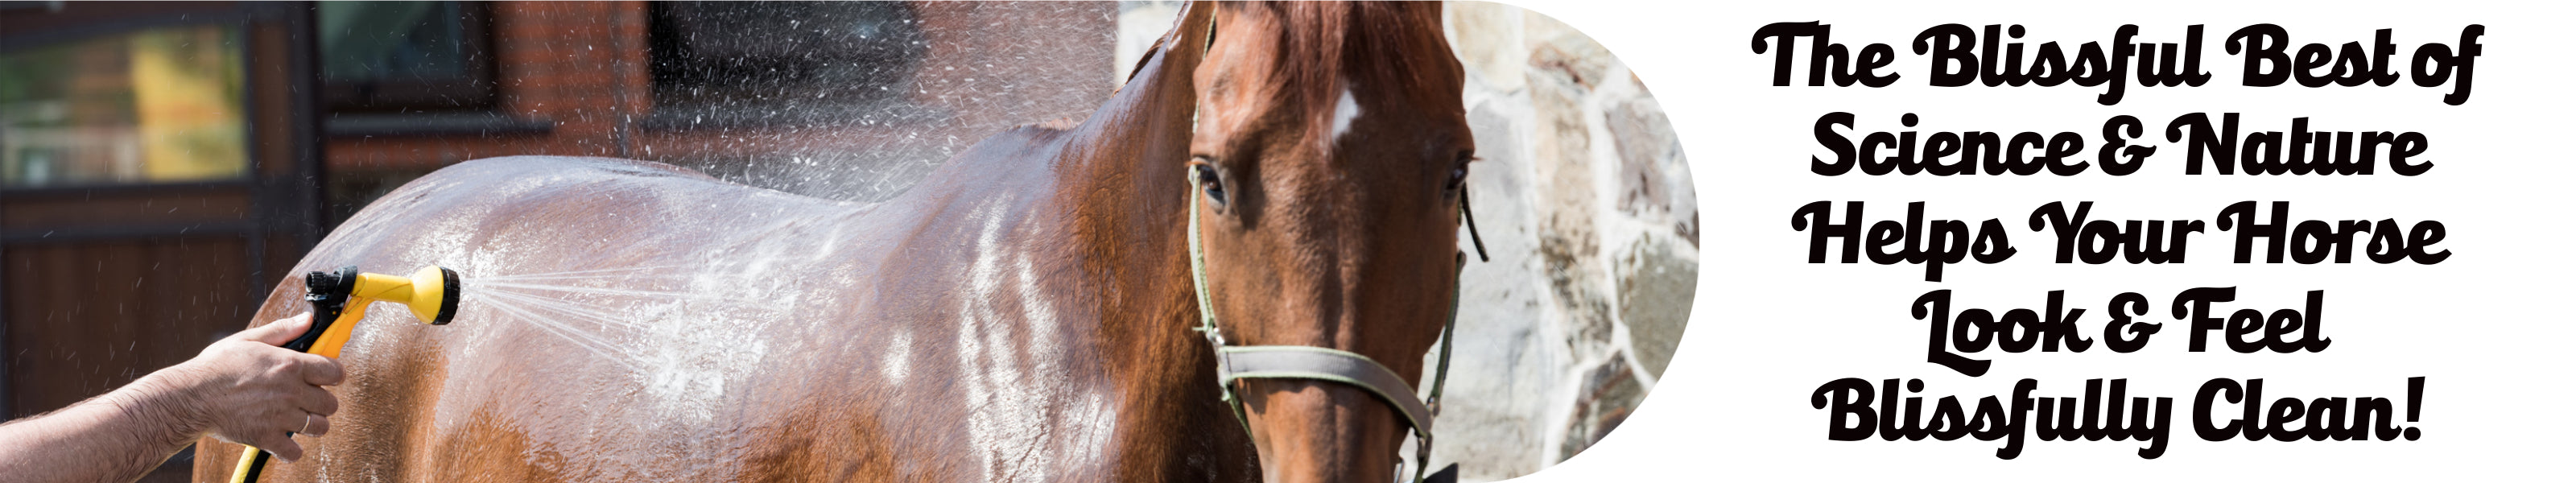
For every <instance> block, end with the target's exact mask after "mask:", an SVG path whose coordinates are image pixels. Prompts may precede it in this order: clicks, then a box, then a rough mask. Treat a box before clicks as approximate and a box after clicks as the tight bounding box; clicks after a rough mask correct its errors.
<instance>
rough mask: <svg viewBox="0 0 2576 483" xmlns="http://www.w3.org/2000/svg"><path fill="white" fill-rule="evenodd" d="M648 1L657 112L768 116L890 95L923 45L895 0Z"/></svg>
mask: <svg viewBox="0 0 2576 483" xmlns="http://www.w3.org/2000/svg"><path fill="white" fill-rule="evenodd" d="M652 8H653V10H652V18H653V24H652V33H651V35H652V52H651V58H652V63H653V69H652V75H653V99H654V102H655V104H656V105H657V111H658V112H657V115H664V116H669V115H674V114H678V113H683V112H685V113H692V115H694V114H697V113H705V114H709V115H733V116H738V115H758V116H771V115H776V114H777V113H797V112H815V111H816V110H815V109H802V108H805V107H822V106H853V105H868V104H876V103H882V102H885V101H888V100H891V99H899V98H900V97H901V94H903V93H904V90H905V89H906V87H907V85H908V84H907V83H908V82H909V81H910V80H911V77H912V70H913V69H914V68H915V66H916V65H917V64H919V63H920V62H919V61H920V59H921V57H922V55H923V52H924V51H925V50H927V49H926V46H927V43H926V42H925V41H924V40H923V38H922V34H921V25H920V21H919V20H917V19H915V17H914V16H913V12H912V8H911V7H910V6H908V5H905V4H902V3H896V2H811V3H809V2H657V3H654V4H653V5H652ZM719 107H721V108H719ZM791 115H792V114H791Z"/></svg>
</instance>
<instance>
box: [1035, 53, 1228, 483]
mask: <svg viewBox="0 0 2576 483" xmlns="http://www.w3.org/2000/svg"><path fill="white" fill-rule="evenodd" d="M1212 10H1213V7H1212V6H1209V5H1206V4H1203V3H1194V4H1192V5H1190V6H1188V7H1186V11H1185V12H1184V13H1183V14H1182V20H1181V22H1180V23H1179V26H1177V27H1176V28H1175V30H1174V31H1173V33H1172V34H1168V35H1167V36H1166V39H1165V41H1164V43H1163V44H1162V45H1161V47H1160V48H1158V49H1156V50H1155V51H1154V52H1152V53H1150V54H1149V55H1150V57H1149V58H1148V59H1146V60H1145V61H1144V64H1143V65H1141V66H1140V67H1138V68H1137V70H1136V73H1135V75H1134V76H1133V77H1132V78H1130V79H1129V80H1128V82H1127V84H1126V85H1125V86H1123V87H1121V88H1120V89H1119V91H1118V93H1117V94H1116V95H1115V96H1112V98H1111V99H1110V100H1109V102H1108V103H1106V104H1104V105H1102V106H1101V107H1100V109H1099V110H1096V111H1093V113H1092V115H1091V116H1090V117H1089V118H1087V119H1086V120H1084V122H1083V123H1082V124H1080V125H1078V126H1076V127H1074V128H1072V129H1070V130H1068V131H1067V132H1066V133H1064V134H1065V138H1064V139H1065V140H1064V143H1063V144H1061V145H1060V150H1059V151H1058V152H1057V157H1056V159H1055V164H1054V167H1055V169H1053V170H1052V172H1053V173H1054V176H1055V183H1054V185H1055V186H1054V191H1055V193H1057V195H1056V198H1055V200H1056V202H1054V203H1048V204H1047V205H1048V206H1050V207H1052V208H1050V209H1049V210H1048V211H1051V212H1050V213H1046V216H1050V217H1052V218H1054V220H1057V221H1056V222H1059V223H1064V224H1066V226H1064V228H1065V229H1064V230H1063V231H1060V232H1059V233H1068V234H1070V235H1071V237H1072V238H1073V240H1071V241H1072V242H1073V248H1072V249H1073V250H1075V251H1077V253H1075V254H1074V255H1075V258H1076V259H1079V260H1081V262H1080V263H1081V265H1082V266H1081V272H1082V273H1083V274H1085V275H1084V276H1085V278H1088V279H1089V281H1088V282H1087V283H1095V284H1100V285H1103V286H1101V287H1094V288H1095V289H1096V290H1094V291H1092V293H1094V294H1096V295H1097V296H1098V297H1099V299H1097V302H1098V303H1099V305H1100V307H1099V309H1100V314H1101V317H1100V322H1099V323H1100V326H1099V327H1098V329H1099V332H1098V334H1099V336H1100V337H1101V341H1102V343H1103V345H1104V346H1105V347H1108V348H1110V350H1111V351H1112V352H1113V353H1112V354H1107V356H1108V357H1106V358H1105V359H1106V361H1105V362H1106V363H1107V365H1108V369H1109V370H1110V372H1111V375H1110V377H1111V378H1112V379H1115V380H1117V381H1118V383H1119V384H1121V385H1123V386H1125V388H1126V390H1125V391H1124V392H1126V393H1127V395H1128V396H1129V397H1127V398H1125V399H1126V400H1127V401H1128V403H1129V404H1130V405H1131V406H1133V407H1130V408H1128V410H1129V411H1132V412H1134V413H1137V414H1136V415H1138V416H1152V417H1149V418H1140V419H1143V420H1146V421H1153V422H1154V423H1153V424H1151V425H1150V426H1154V427H1151V428H1147V429H1145V430H1144V433H1143V434H1137V435H1136V436H1140V438H1137V439H1132V440H1130V441H1131V442H1136V443H1140V445H1139V447H1137V448H1131V450H1141V451H1149V452H1155V453H1161V454H1163V455H1164V456H1166V457H1168V458H1150V457H1148V458H1137V459H1131V460H1129V463H1130V464H1142V465H1145V466H1146V467H1139V468H1127V470H1129V471H1122V473H1128V474H1131V475H1134V474H1150V473H1161V472H1164V471H1165V470H1169V469H1171V468H1172V467H1174V466H1169V465H1163V464H1160V463H1157V462H1156V461H1158V460H1161V461H1162V462H1167V463H1175V464H1177V463H1178V462H1180V461H1184V460H1199V461H1201V462H1200V463H1192V464H1188V465H1180V466H1198V467H1199V468H1200V469H1199V470H1194V471H1185V472H1195V471H1206V470H1207V468H1205V467H1204V466H1199V465H1204V464H1205V461H1207V460H1210V459H1213V460H1215V461H1241V462H1247V463H1248V462H1250V461H1253V460H1252V457H1251V451H1252V450H1251V448H1250V446H1249V445H1248V444H1234V443H1230V442H1233V441H1246V442H1248V441H1249V439H1248V438H1245V437H1236V438H1223V437H1217V438H1211V437H1208V435H1207V434H1206V431H1208V428H1218V430H1220V431H1229V430H1234V429H1232V428H1238V427H1239V426H1236V425H1235V422H1234V416H1233V414H1232V412H1231V410H1230V409H1227V408H1226V407H1225V406H1224V405H1222V404H1219V403H1218V402H1217V401H1218V394H1217V391H1216V385H1215V384H1212V383H1211V381H1214V380H1216V372H1215V366H1214V356H1213V355H1212V354H1211V353H1210V350H1211V349H1210V348H1209V347H1207V345H1206V344H1207V343H1206V341H1205V340H1204V339H1200V338H1199V336H1198V335H1197V333H1195V332H1191V331H1190V330H1189V327H1191V326H1194V325H1197V323H1198V320H1197V317H1198V311H1197V306H1196V305H1195V304H1196V303H1197V302H1196V299H1193V298H1191V297H1192V290H1193V289H1192V287H1191V285H1190V281H1189V262H1188V258H1187V256H1188V252H1189V249H1188V238H1187V232H1185V231H1184V228H1183V227H1185V226H1187V225H1188V221H1187V218H1186V216H1187V215H1188V212H1186V211H1183V210H1187V209H1190V208H1192V207H1191V205H1190V204H1189V203H1191V202H1192V200H1191V199H1190V198H1188V197H1187V195H1188V194H1189V193H1190V190H1189V189H1187V185H1186V184H1185V183H1184V181H1185V180H1184V179H1183V178H1182V176H1183V173H1185V172H1186V169H1185V168H1186V165H1187V163H1188V160H1189V143H1190V136H1191V126H1192V125H1193V124H1194V123H1195V116H1196V114H1197V100H1198V99H1197V97H1198V96H1197V92H1196V90H1195V89H1196V87H1195V86H1194V85H1193V84H1192V78H1193V73H1194V72H1195V71H1196V70H1197V69H1198V66H1199V61H1200V59H1201V58H1202V57H1204V56H1205V53H1206V48H1207V35H1208V27H1207V26H1208V25H1209V23H1210V22H1212V21H1213V19H1212V16H1213V12H1212ZM1140 426H1147V425H1140ZM1156 439H1159V441H1157V440H1156ZM1156 466H1161V467H1162V469H1155V468H1152V467H1156ZM1136 472H1141V473H1136ZM1219 473H1220V474H1223V473H1230V472H1229V471H1223V470H1220V471H1219ZM1248 475H1249V474H1248V473H1247V474H1241V475H1237V474H1224V475H1222V476H1223V478H1221V479H1240V478H1241V477H1245V476H1248ZM1201 476H1202V477H1199V478H1194V479H1208V478H1206V477H1207V476H1218V475H1201Z"/></svg>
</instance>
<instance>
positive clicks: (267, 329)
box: [233, 312, 313, 346]
mask: <svg viewBox="0 0 2576 483" xmlns="http://www.w3.org/2000/svg"><path fill="white" fill-rule="evenodd" d="M312 328H313V313H312V312H305V313H303V314H298V315H296V316H294V317H287V318H283V319H277V321H276V322H271V323H268V324H267V325H261V326H258V327H252V328H250V329H249V330H244V331H241V333H239V334H233V337H234V338H238V339H243V340H250V341H257V342H259V343H261V344H268V345H272V346H280V345H286V343H287V342H288V341H292V340H295V338H296V337H300V336H303V335H304V331H306V330H311V329H312Z"/></svg>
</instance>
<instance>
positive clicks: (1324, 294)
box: [1175, 2, 1475, 482]
mask: <svg viewBox="0 0 2576 483" xmlns="http://www.w3.org/2000/svg"><path fill="white" fill-rule="evenodd" d="M1441 23H1442V20H1441V13H1440V5H1439V4H1438V3H1430V2H1424V3H1413V2H1385V3H1378V2H1369V3H1309V2H1289V3H1231V2H1229V3H1226V4H1224V5H1223V6H1222V7H1220V10H1219V11H1218V12H1217V19H1216V27H1215V29H1214V30H1215V35H1214V37H1213V39H1212V41H1211V43H1210V45H1209V50H1208V54H1207V58H1206V60H1205V61H1204V62H1203V63H1202V64H1200V65H1199V67H1198V70H1197V71H1196V73H1195V75H1194V80H1193V82H1194V84H1195V88H1196V89H1197V91H1198V96H1199V99H1200V103H1199V113H1198V118H1197V120H1196V126H1195V131H1194V134H1193V135H1192V138H1191V140H1190V154H1191V160H1190V165H1189V169H1188V172H1189V177H1188V181H1189V183H1190V184H1191V187H1192V188H1193V190H1194V192H1193V193H1192V195H1193V196H1196V197H1198V199H1197V200H1196V201H1195V203H1194V204H1193V205H1192V208H1191V209H1194V210H1198V211H1197V213H1195V215H1194V216H1196V217H1198V219H1199V221H1197V222H1195V223H1196V227H1195V229H1196V230H1197V231H1196V232H1195V233H1194V235H1195V236H1198V237H1199V238H1200V239H1201V241H1200V243H1199V244H1200V245H1202V246H1203V248H1201V249H1199V250H1198V252H1199V253H1200V254H1201V255H1199V256H1200V258H1201V259H1203V260H1204V261H1203V263H1202V264H1203V267H1202V268H1201V269H1199V270H1198V273H1199V274H1200V276H1202V277H1204V280H1205V281H1204V283H1203V284H1202V285H1201V286H1202V288H1203V290H1204V296H1205V297H1206V300H1207V301H1206V302H1205V307H1206V308H1205V310H1206V311H1207V312H1208V313H1209V314H1211V315H1213V316H1214V319H1215V320H1218V321H1222V322H1221V323H1216V324H1215V325H1216V326H1217V327H1216V328H1217V329H1218V330H1220V331H1221V333H1222V334H1223V335H1222V337H1223V341H1222V342H1220V343H1221V344H1224V345H1226V346H1234V347H1245V346H1278V347H1301V346H1302V347H1315V348H1326V349H1334V350H1337V351H1341V352H1344V353H1348V354H1356V355H1359V356H1365V357H1366V358H1367V359H1368V360H1373V361H1375V362H1376V363H1378V364H1379V365H1382V366H1383V367H1384V368H1385V369H1387V370H1389V371H1391V372H1392V373H1393V374H1397V375H1400V376H1399V377H1402V378H1403V379H1404V380H1403V381H1402V382H1403V384H1404V387H1401V388H1388V390H1389V391H1390V392H1393V391H1403V392H1408V394H1403V395H1400V396H1396V395H1384V396H1382V395H1380V394H1374V393H1372V390H1371V388H1370V387H1369V386H1367V385H1365V384H1352V383H1349V382H1347V381H1343V382H1336V381H1333V380H1327V379H1321V378H1250V379H1242V380H1236V381H1232V382H1230V384H1232V388H1233V391H1234V392H1235V393H1236V394H1237V396H1236V397H1238V398H1239V399H1240V403H1241V406H1240V407H1241V410H1242V416H1243V417H1244V423H1245V425H1246V426H1248V428H1249V430H1250V431H1251V434H1252V438H1253V441H1254V445H1255V447H1256V448H1257V449H1258V451H1259V453H1260V460H1261V467H1262V471H1263V473H1264V477H1265V479H1266V480H1268V481H1274V482H1277V481H1370V480H1377V479H1379V478H1386V477H1387V475H1392V474H1395V471H1396V470H1397V468H1396V466H1397V462H1398V458H1399V456H1398V452H1399V451H1404V450H1406V449H1407V448H1404V447H1402V444H1403V440H1404V437H1405V435H1406V434H1408V431H1410V430H1412V429H1414V428H1415V427H1417V426H1420V425H1422V424H1426V423H1428V421H1422V422H1420V423H1415V422H1411V421H1408V417H1407V414H1406V413H1405V410H1404V409H1402V405H1401V404H1397V403H1396V401H1394V399H1410V397H1411V394H1409V392H1410V390H1411V389H1412V388H1414V387H1420V386H1421V385H1422V384H1424V383H1429V382H1431V379H1432V376H1431V375H1430V374H1429V373H1428V371H1427V370H1426V368H1425V367H1424V366H1425V364H1424V363H1423V360H1422V359H1423V357H1422V355H1423V354H1424V353H1425V352H1427V351H1429V350H1430V348H1431V346H1432V345H1433V344H1434V343H1436V342H1438V341H1439V338H1440V337H1441V333H1442V329H1443V325H1444V324H1445V323H1446V322H1447V321H1448V319H1449V317H1450V316H1451V314H1452V309H1453V308H1454V299H1453V297H1454V296H1455V290H1456V287H1457V274H1458V268H1459V266H1460V264H1462V263H1464V261H1465V259H1464V257H1463V254H1462V253H1460V252H1459V251H1458V237H1459V233H1458V232H1459V227H1460V221H1461V214H1462V212H1461V210H1462V204H1463V203H1465V195H1464V189H1465V181H1466V176H1467V171H1468V164H1469V163H1470V162H1471V161H1473V160H1474V159H1475V157H1474V155H1473V153H1474V148H1475V142H1474V139H1473V136H1472V134H1470V133H1469V132H1468V128H1467V121H1466V113H1465V108H1464V107H1463V106H1462V103H1461V98H1460V93H1461V92H1460V91H1461V89H1462V88H1463V85H1464V73H1463V70H1462V68H1461V67H1460V65H1459V63H1458V60H1457V59H1456V57H1455V56H1454V55H1452V54H1451V53H1450V50H1449V44H1448V41H1447V39H1446V37H1445V35H1444V34H1443V32H1442V29H1441ZM1175 181H1179V180H1175ZM1224 363H1225V362H1224V360H1223V359H1220V364H1224ZM1387 396H1394V397H1387ZM1404 476H1407V477H1409V476H1412V475H1411V472H1407V474H1406V475H1404Z"/></svg>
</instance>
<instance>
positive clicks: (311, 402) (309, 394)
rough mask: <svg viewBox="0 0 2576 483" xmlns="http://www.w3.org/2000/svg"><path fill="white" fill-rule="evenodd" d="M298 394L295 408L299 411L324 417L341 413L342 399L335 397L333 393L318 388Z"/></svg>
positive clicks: (298, 392)
mask: <svg viewBox="0 0 2576 483" xmlns="http://www.w3.org/2000/svg"><path fill="white" fill-rule="evenodd" d="M296 392H297V394H296V395H295V408H296V409H297V410H299V411H303V412H307V413H312V414H317V415H322V416H330V415H332V414H334V413H338V412H340V398H338V397H333V396H332V395H331V391H325V390H322V388H318V387H317V388H309V389H305V390H302V391H296Z"/></svg>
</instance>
